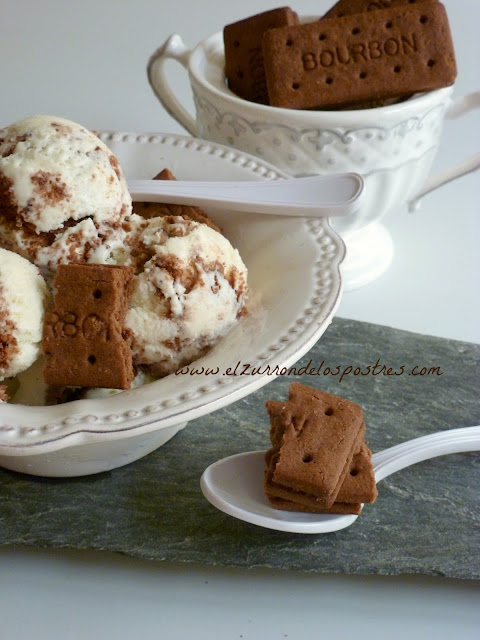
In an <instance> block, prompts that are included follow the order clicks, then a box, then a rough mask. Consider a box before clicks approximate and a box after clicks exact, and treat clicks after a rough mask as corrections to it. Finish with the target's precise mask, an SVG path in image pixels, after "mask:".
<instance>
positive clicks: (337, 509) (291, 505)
mask: <svg viewBox="0 0 480 640" xmlns="http://www.w3.org/2000/svg"><path fill="white" fill-rule="evenodd" d="M267 497H268V500H269V502H270V504H271V505H272V507H274V508H275V509H280V510H281V511H302V512H304V513H337V514H345V515H356V516H359V515H360V513H361V512H362V505H361V503H360V502H357V503H351V504H350V503H347V502H334V503H333V504H332V506H331V507H322V506H321V505H319V504H315V505H310V506H306V505H305V504H302V503H300V502H294V501H293V500H287V499H285V498H276V497H273V496H267Z"/></svg>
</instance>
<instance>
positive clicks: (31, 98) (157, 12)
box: [0, 0, 480, 640]
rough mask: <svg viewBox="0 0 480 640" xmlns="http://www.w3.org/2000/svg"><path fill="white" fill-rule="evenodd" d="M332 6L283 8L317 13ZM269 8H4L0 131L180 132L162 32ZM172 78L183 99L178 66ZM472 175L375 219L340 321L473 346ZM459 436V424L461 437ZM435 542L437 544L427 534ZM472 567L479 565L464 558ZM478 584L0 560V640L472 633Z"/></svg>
mask: <svg viewBox="0 0 480 640" xmlns="http://www.w3.org/2000/svg"><path fill="white" fill-rule="evenodd" d="M331 4H332V3H330V2H329V1H325V0H317V1H313V0H305V1H303V2H297V3H296V4H291V5H290V6H291V7H292V8H293V9H295V10H296V11H298V12H299V13H304V14H312V15H321V14H322V13H323V12H324V11H325V10H326V9H327V8H328V7H329V6H330V5H331ZM444 4H445V5H446V7H447V11H448V14H449V18H450V25H451V29H452V33H453V38H454V43H455V48H456V54H457V63H458V68H459V76H458V80H457V83H456V95H462V94H465V93H467V92H471V91H474V90H478V89H480V72H479V69H480V64H479V60H480V38H479V32H478V29H479V24H480V2H479V0H445V2H444ZM276 6H279V5H276V4H275V3H271V2H268V3H266V4H264V5H259V4H258V2H256V1H254V0H243V1H242V2H241V3H240V2H239V3H237V2H228V1H227V0H203V1H202V2H201V3H200V2H198V1H195V0H155V1H153V0H152V1H150V0H136V1H127V0H124V1H122V0H118V1H114V0H82V1H81V2H65V1H64V0H42V1H38V0H36V1H35V0H1V3H0V53H1V55H0V87H1V90H0V126H3V125H7V124H9V123H10V122H13V121H14V120H18V119H20V118H22V117H25V116H28V115H32V114H34V113H50V114H54V115H58V116H63V117H66V118H69V119H71V120H75V121H77V122H80V123H81V124H83V125H85V126H87V127H90V128H93V129H114V130H122V131H134V132H140V131H142V132H144V131H145V132H146V131H148V132H154V131H155V132H171V133H181V134H184V133H185V132H184V131H183V130H182V128H181V127H180V126H179V125H178V124H177V123H176V122H175V121H174V120H173V119H172V118H171V117H170V116H168V114H167V113H166V112H165V111H164V110H163V109H162V107H161V106H160V104H159V103H158V101H157V100H156V98H155V97H154V95H153V93H152V91H151V89H150V87H149V85H148V82H147V78H146V63H147V59H148V57H149V56H150V54H151V53H152V52H153V51H154V50H155V49H156V48H157V47H158V46H159V45H161V44H162V43H163V42H164V40H165V39H166V38H167V37H168V36H169V35H170V34H172V33H179V34H180V35H181V36H182V37H183V39H184V41H185V43H186V44H187V45H189V46H194V45H195V44H196V43H197V42H198V41H199V40H201V39H203V38H204V37H206V36H208V35H210V34H211V33H213V32H215V31H219V30H221V29H222V28H223V26H224V25H225V24H227V23H229V22H233V21H235V20H237V19H240V18H243V17H247V16H249V15H252V14H254V13H257V12H259V11H263V10H266V9H269V8H273V7H276ZM171 73H172V82H173V84H174V86H175V88H176V90H177V91H178V95H179V96H180V98H181V99H182V100H183V101H184V103H185V104H186V105H189V106H190V108H192V109H193V107H191V104H192V101H191V96H190V91H189V88H188V82H187V79H186V75H185V73H184V72H183V70H182V69H181V68H180V67H179V66H178V65H175V64H174V63H172V69H171ZM479 115H480V114H479V113H478V111H477V112H476V113H471V114H469V115H467V116H466V117H465V118H464V119H463V120H461V121H453V122H449V123H447V124H446V127H445V133H444V137H443V142H442V147H441V150H440V152H439V155H438V157H437V160H436V162H435V167H434V170H436V171H437V170H441V169H445V168H447V167H448V166H450V165H451V164H453V163H455V162H459V161H460V160H463V159H465V158H466V157H468V156H471V155H473V154H474V153H477V152H478V151H479V140H480V136H479V131H480V128H479ZM479 178H480V174H479V173H476V174H471V175H469V176H466V177H464V178H462V179H460V180H458V181H456V182H454V183H452V184H449V185H447V186H445V187H444V188H443V189H441V190H439V191H437V192H435V193H433V194H432V195H430V196H428V197H427V198H426V199H425V201H424V203H423V207H422V210H421V211H420V212H419V213H417V214H414V215H409V214H407V213H406V212H405V211H403V210H399V211H394V212H392V213H391V214H389V215H388V216H387V217H386V219H385V224H386V226H387V227H388V228H389V230H390V231H391V232H392V235H393V238H394V242H395V249H396V253H395V258H394V262H393V264H392V266H391V267H390V269H389V270H388V271H387V272H386V273H385V274H384V275H383V276H382V277H381V278H380V279H378V280H377V281H376V282H374V283H372V284H370V285H369V286H367V287H364V288H362V289H359V290H357V291H354V292H349V293H346V294H345V295H344V297H343V300H342V302H341V305H340V309H339V311H338V315H340V316H343V317H349V318H355V319H360V320H365V321H369V322H376V323H380V324H387V325H390V326H393V327H397V328H402V329H408V330H412V331H416V332H420V333H428V334H431V335H437V336H442V337H449V338H455V339H460V340H467V341H474V342H480V296H479V294H478V279H479V275H480V269H479V266H480V258H479V255H480V252H479V251H478V244H479V239H480V234H479V231H480V223H479V214H480V197H479V195H478V194H479V189H478V187H479ZM465 426H466V425H465ZM432 535H433V533H432ZM474 561H476V562H477V563H478V558H477V559H476V560H475V559H473V558H472V562H474ZM478 586H479V585H478V583H476V582H471V581H465V582H462V581H455V580H445V579H440V578H437V579H434V578H425V577H421V576H416V577H415V576H410V577H379V576H373V577H368V578H366V577H361V576H353V577H352V576H318V575H302V574H296V573H290V572H271V571H233V570H224V569H215V568H203V567H191V566H180V565H170V564H164V563H159V564H157V563H146V562H137V561H134V560H130V559H127V558H122V557H119V556H115V555H110V554H94V553H80V552H54V551H50V552H46V551H42V550H25V549H21V548H17V549H11V548H5V549H0V637H1V638H2V639H3V638H13V637H15V638H19V639H23V638H29V639H38V640H46V639H47V638H48V639H49V640H52V639H54V640H55V639H56V638H61V639H62V640H63V639H75V640H77V639H82V640H90V638H92V639H94V638H102V639H104V640H109V639H110V638H116V639H117V640H123V639H127V638H129V639H130V638H132V637H139V638H140V637H141V638H147V639H149V638H160V637H162V638H173V639H179V640H182V639H183V638H189V639H191V638H199V639H201V638H222V639H223V638H241V637H243V638H245V639H257V638H258V639H259V638H262V639H264V640H269V639H270V638H272V639H273V638H286V637H288V638H289V640H292V639H293V640H296V639H302V638H305V637H307V632H309V633H312V632H314V633H315V635H316V636H320V635H321V636H322V637H325V638H329V639H330V640H335V639H336V638H347V637H357V638H362V637H368V638H371V639H376V638H382V639H383V638H384V637H385V636H386V635H387V634H388V636H389V637H390V638H392V639H395V638H405V637H406V636H407V634H412V635H414V636H415V637H425V636H426V635H427V632H428V636H429V637H435V638H436V639H437V640H439V639H441V638H451V637H452V636H453V635H455V636H456V637H459V638H462V639H463V638H473V637H477V634H478V629H479V623H480V613H479V610H480V607H479V606H478Z"/></svg>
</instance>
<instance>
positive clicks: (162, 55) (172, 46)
mask: <svg viewBox="0 0 480 640" xmlns="http://www.w3.org/2000/svg"><path fill="white" fill-rule="evenodd" d="M191 53H192V50H191V49H189V48H188V47H187V46H186V45H185V44H184V42H183V40H182V38H181V37H180V36H179V35H177V34H173V35H171V36H170V37H169V38H168V39H167V40H166V41H165V42H164V43H163V44H162V46H161V47H159V48H158V49H157V50H156V51H155V52H154V53H153V54H152V55H151V56H150V59H149V61H148V65H147V75H148V81H149V83H150V86H151V87H152V89H153V92H154V93H155V95H156V96H157V98H158V99H159V100H160V102H161V103H162V105H163V106H164V107H165V109H166V110H167V111H168V113H169V114H170V115H171V116H172V118H175V120H176V121H177V122H178V123H179V124H181V125H182V127H184V128H185V129H186V130H187V131H188V133H190V134H191V135H192V136H197V127H196V124H195V119H194V118H193V117H192V116H191V115H190V113H189V112H188V111H187V110H186V109H185V107H184V106H183V105H182V104H181V103H180V101H179V100H178V99H177V97H176V96H175V94H174V92H173V91H172V89H171V88H170V84H169V82H168V80H167V76H166V72H165V63H166V61H167V60H176V61H177V62H180V64H181V65H182V66H183V67H184V68H185V69H187V70H188V63H189V60H190V55H191Z"/></svg>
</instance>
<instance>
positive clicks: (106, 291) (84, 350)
mask: <svg viewBox="0 0 480 640" xmlns="http://www.w3.org/2000/svg"><path fill="white" fill-rule="evenodd" d="M53 285H54V288H55V289H56V295H55V298H54V308H53V310H52V311H51V312H49V313H47V314H45V320H44V329H43V343H42V347H43V352H44V353H45V354H47V355H48V356H49V358H48V359H47V361H46V363H45V366H44V368H43V378H44V380H45V382H46V383H47V384H50V385H55V386H74V387H105V388H110V389H129V388H130V384H131V381H132V379H133V377H134V371H133V366H132V353H131V350H130V340H129V334H128V332H126V331H125V330H124V320H125V315H126V312H127V310H128V303H129V299H130V295H131V291H132V287H133V268H132V267H123V266H122V267H121V266H110V265H97V264H62V265H59V267H58V270H57V273H56V275H55V280H54V282H53Z"/></svg>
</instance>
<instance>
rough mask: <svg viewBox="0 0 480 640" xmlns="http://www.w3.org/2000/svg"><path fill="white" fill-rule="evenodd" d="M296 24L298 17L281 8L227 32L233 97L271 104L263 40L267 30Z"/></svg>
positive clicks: (227, 65)
mask: <svg viewBox="0 0 480 640" xmlns="http://www.w3.org/2000/svg"><path fill="white" fill-rule="evenodd" d="M293 24H298V16H297V14H296V13H295V12H294V11H292V10H291V9H290V8H289V7H281V8H279V9H272V10H270V11H265V12H263V13H259V14H257V15H254V16H251V17H249V18H245V19H244V20H240V21H239V22H234V23H232V24H229V25H227V26H226V27H225V28H224V30H223V41H224V45H225V75H226V78H227V81H228V86H229V88H230V89H231V90H232V91H233V93H236V94H237V95H238V96H239V97H240V98H243V99H244V100H250V101H251V102H259V103H261V104H268V93H267V85H266V81H265V71H264V68H263V54H262V37H263V34H264V33H265V31H267V30H268V29H273V28H275V27H283V26H287V25H293Z"/></svg>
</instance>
